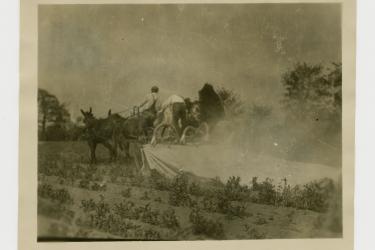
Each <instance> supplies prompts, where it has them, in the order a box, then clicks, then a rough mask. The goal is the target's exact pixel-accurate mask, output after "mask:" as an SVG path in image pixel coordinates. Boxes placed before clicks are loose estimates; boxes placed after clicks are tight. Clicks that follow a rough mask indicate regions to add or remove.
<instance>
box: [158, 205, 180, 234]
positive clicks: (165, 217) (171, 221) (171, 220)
mask: <svg viewBox="0 0 375 250" xmlns="http://www.w3.org/2000/svg"><path fill="white" fill-rule="evenodd" d="M161 224H162V225H163V226H164V227H167V228H172V229H176V228H179V227H180V224H179V222H178V219H177V217H176V212H175V210H174V209H173V208H169V209H167V210H165V211H164V212H163V213H162V215H161Z"/></svg>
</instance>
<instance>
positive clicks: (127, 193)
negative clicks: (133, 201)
mask: <svg viewBox="0 0 375 250" xmlns="http://www.w3.org/2000/svg"><path fill="white" fill-rule="evenodd" d="M131 191H132V188H130V187H129V188H127V189H124V190H122V191H121V196H122V197H124V198H129V197H131Z"/></svg>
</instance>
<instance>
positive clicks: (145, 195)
mask: <svg viewBox="0 0 375 250" xmlns="http://www.w3.org/2000/svg"><path fill="white" fill-rule="evenodd" d="M149 199H150V197H149V196H148V192H147V191H145V192H144V193H143V196H142V197H141V200H149Z"/></svg>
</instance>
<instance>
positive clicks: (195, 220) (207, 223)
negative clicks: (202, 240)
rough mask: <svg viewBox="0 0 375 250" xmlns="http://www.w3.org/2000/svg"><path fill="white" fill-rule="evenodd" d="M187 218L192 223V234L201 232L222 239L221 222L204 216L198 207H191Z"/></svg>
mask: <svg viewBox="0 0 375 250" xmlns="http://www.w3.org/2000/svg"><path fill="white" fill-rule="evenodd" d="M189 220H190V222H191V223H192V224H193V233H194V234H203V235H206V236H208V237H212V238H214V239H223V238H224V236H225V235H224V229H223V224H222V223H221V222H217V221H213V220H210V219H207V218H205V217H204V216H203V215H202V214H201V212H200V210H199V208H198V207H195V208H193V209H192V211H191V213H190V215H189Z"/></svg>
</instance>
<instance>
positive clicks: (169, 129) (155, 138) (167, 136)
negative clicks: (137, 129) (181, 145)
mask: <svg viewBox="0 0 375 250" xmlns="http://www.w3.org/2000/svg"><path fill="white" fill-rule="evenodd" d="M176 142H178V133H177V129H176V128H175V127H174V126H172V125H165V124H162V125H159V126H157V127H156V128H155V129H154V131H153V135H152V139H151V145H156V144H157V143H169V144H172V143H176Z"/></svg>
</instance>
